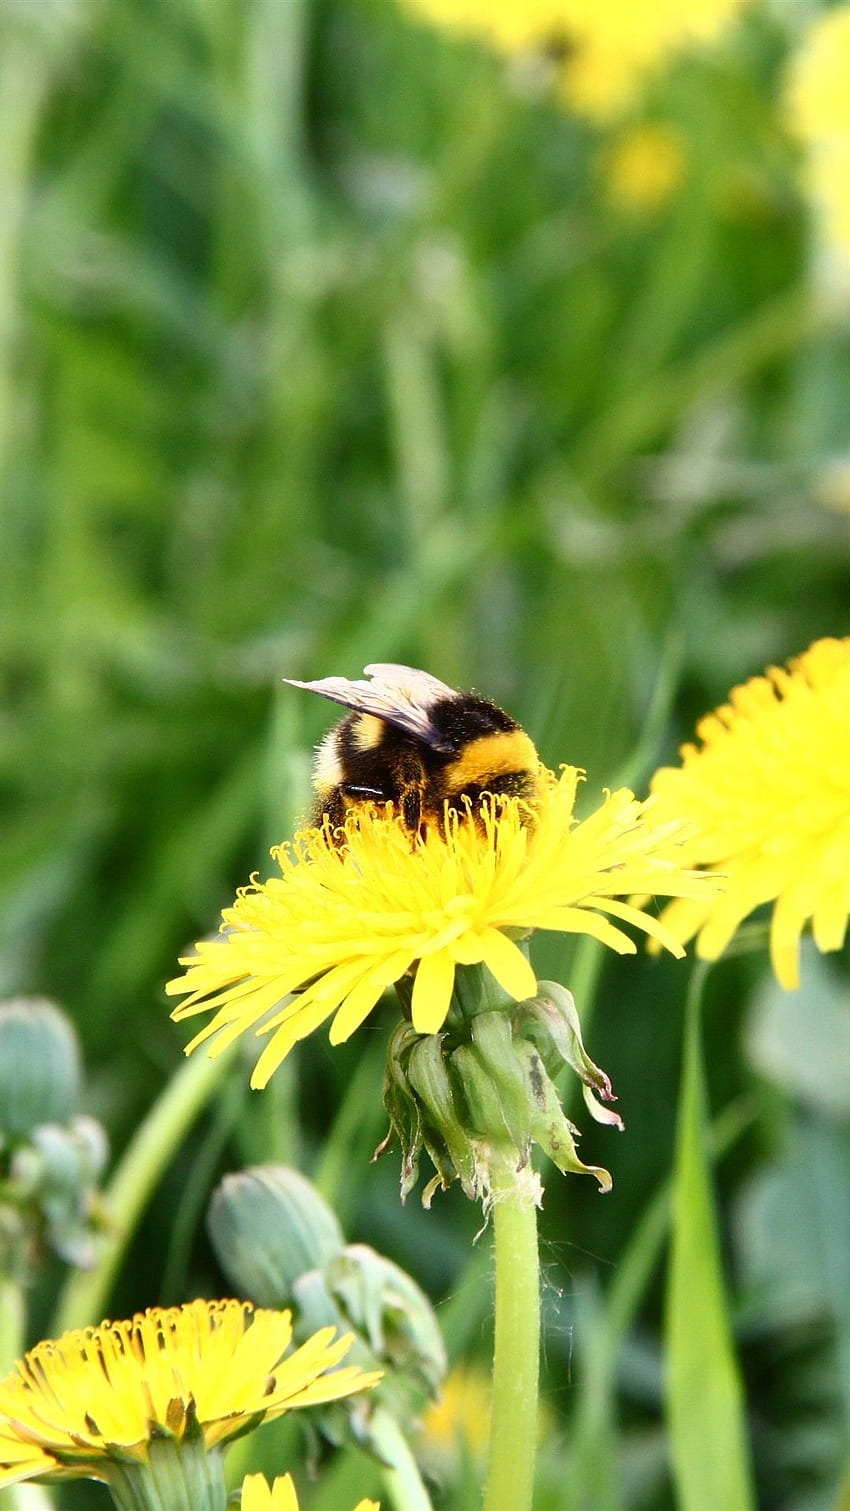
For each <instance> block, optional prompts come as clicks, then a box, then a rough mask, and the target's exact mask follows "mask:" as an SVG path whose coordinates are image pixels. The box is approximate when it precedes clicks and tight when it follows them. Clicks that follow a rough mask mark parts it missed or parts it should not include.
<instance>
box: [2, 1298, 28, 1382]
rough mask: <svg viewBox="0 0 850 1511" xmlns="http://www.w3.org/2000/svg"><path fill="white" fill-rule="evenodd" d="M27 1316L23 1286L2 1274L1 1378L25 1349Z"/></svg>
mask: <svg viewBox="0 0 850 1511" xmlns="http://www.w3.org/2000/svg"><path fill="white" fill-rule="evenodd" d="M26 1317H27V1309H26V1301H25V1300H24V1292H23V1288H22V1287H21V1286H20V1285H18V1283H17V1281H16V1280H13V1279H12V1277H11V1275H0V1379H2V1377H3V1376H4V1375H7V1374H8V1373H9V1370H10V1369H11V1368H12V1365H13V1364H14V1362H15V1360H16V1359H19V1358H20V1357H21V1354H22V1353H23V1351H24V1346H25V1345H24V1332H25V1329H26Z"/></svg>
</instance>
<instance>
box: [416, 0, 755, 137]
mask: <svg viewBox="0 0 850 1511" xmlns="http://www.w3.org/2000/svg"><path fill="white" fill-rule="evenodd" d="M404 3H405V4H406V5H407V6H408V8H409V9H411V10H414V11H416V12H418V13H419V14H420V15H422V16H424V17H425V18H426V19H427V20H429V21H432V22H434V23H435V24H436V25H437V26H442V27H445V28H446V29H447V30H451V31H456V32H460V33H463V34H467V35H470V36H477V37H480V38H481V39H482V40H483V41H485V42H488V43H489V44H490V45H491V46H492V47H495V48H496V49H498V50H500V51H504V52H509V53H515V52H532V53H533V52H537V53H540V54H543V55H547V56H548V57H549V58H550V59H551V60H552V63H553V66H555V67H556V68H557V72H558V74H559V76H560V79H561V87H562V95H563V99H564V101H565V103H566V104H567V105H568V106H569V107H570V108H571V109H573V110H575V111H577V112H578V113H579V114H582V115H587V116H590V117H591V118H594V119H599V120H606V119H608V118H609V117H610V116H612V115H616V114H617V113H618V112H619V111H620V110H622V109H623V108H624V107H627V106H628V105H629V104H630V103H631V101H632V99H633V98H634V96H635V94H636V93H639V91H640V90H641V88H642V87H643V85H644V83H645V81H646V78H647V76H648V75H649V74H650V73H651V71H652V70H653V69H655V68H658V67H663V66H664V65H665V64H666V63H667V62H668V61H669V60H670V59H671V58H672V57H673V56H674V54H676V53H677V52H680V51H682V50H684V49H686V48H689V47H694V46H699V45H702V44H708V43H712V42H714V41H715V40H716V38H717V37H718V36H719V35H720V34H721V33H722V32H723V30H724V29H725V28H726V27H727V26H728V25H729V24H730V23H731V22H732V21H733V20H734V19H735V18H736V16H737V15H738V13H739V11H740V10H742V9H743V6H744V5H745V4H746V3H747V0H691V3H690V4H689V5H687V6H683V5H681V4H680V3H679V0H605V3H604V4H593V3H591V0H528V3H527V4H525V5H518V4H516V3H513V4H512V3H509V0H491V3H490V4H488V3H487V0H404Z"/></svg>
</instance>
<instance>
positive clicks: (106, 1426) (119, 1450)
mask: <svg viewBox="0 0 850 1511" xmlns="http://www.w3.org/2000/svg"><path fill="white" fill-rule="evenodd" d="M291 1342H292V1323H291V1314H290V1313H289V1312H275V1311H268V1310H262V1309H255V1308H254V1307H252V1306H251V1305H250V1304H249V1303H247V1302H242V1301H193V1302H191V1303H189V1304H188V1305H186V1306H179V1307H168V1308H159V1307H153V1308H151V1309H150V1310H149V1311H146V1312H142V1313H138V1314H137V1315H136V1316H135V1317H133V1318H132V1319H131V1320H130V1321H128V1322H102V1323H101V1324H100V1326H99V1327H88V1328H81V1329H78V1330H76V1331H73V1332H68V1333H64V1334H63V1335H62V1337H61V1338H58V1339H55V1340H46V1341H44V1342H42V1343H37V1344H36V1346H35V1348H33V1349H31V1350H30V1352H29V1353H28V1354H25V1355H24V1357H23V1359H21V1360H19V1362H18V1364H17V1365H16V1366H15V1368H14V1369H13V1370H12V1372H11V1373H10V1374H8V1375H7V1376H6V1378H5V1379H4V1380H2V1381H0V1487H2V1486H4V1485H11V1484H16V1483H18V1482H19V1481H21V1480H26V1479H33V1478H36V1477H39V1478H43V1477H48V1478H71V1477H82V1478H87V1479H96V1480H103V1481H105V1482H107V1483H110V1482H111V1481H113V1479H114V1478H115V1477H116V1476H124V1477H125V1478H126V1475H127V1471H128V1466H129V1467H130V1468H132V1467H133V1466H136V1467H139V1466H141V1467H142V1468H144V1467H145V1466H146V1465H147V1464H148V1463H149V1460H150V1456H151V1452H152V1445H154V1444H157V1443H160V1442H163V1441H166V1440H167V1441H168V1442H169V1443H171V1444H176V1445H177V1446H178V1448H179V1447H182V1446H183V1445H187V1446H188V1447H189V1448H190V1449H191V1448H192V1447H193V1446H197V1444H198V1442H199V1440H200V1441H201V1447H202V1451H203V1452H205V1453H211V1452H213V1451H214V1450H215V1449H217V1448H218V1447H220V1446H221V1445H222V1444H224V1443H226V1442H227V1441H229V1439H231V1438H234V1437H237V1436H239V1435H240V1434H242V1433H244V1432H247V1431H249V1430H250V1429H251V1428H253V1427H256V1426H258V1425H259V1424H260V1423H261V1422H264V1421H269V1420H271V1419H272V1418H274V1417H279V1416H282V1415H283V1413H284V1412H287V1411H290V1410H292V1409H294V1408H295V1407H300V1406H314V1405H318V1404H320V1403H322V1402H326V1401H335V1400H337V1399H338V1398H340V1397H342V1396H347V1395H351V1394H352V1393H353V1392H355V1391H359V1390H365V1389H367V1388H368V1387H370V1386H372V1385H374V1384H375V1383H376V1381H377V1380H378V1378H379V1376H378V1375H376V1374H365V1373H364V1372H363V1371H362V1370H360V1369H359V1368H357V1367H356V1366H346V1367H344V1368H342V1369H337V1368H336V1367H335V1366H336V1365H337V1364H338V1363H339V1361H340V1359H341V1358H342V1357H343V1355H344V1354H345V1353H346V1352H347V1351H348V1348H349V1346H350V1344H351V1337H350V1335H349V1336H346V1337H338V1336H336V1335H335V1332H334V1329H333V1328H332V1327H327V1328H323V1329H321V1331H319V1332H317V1333H315V1334H314V1335H313V1337H312V1338H310V1339H309V1340H308V1341H307V1342H306V1343H305V1344H303V1345H302V1346H301V1347H300V1348H296V1349H295V1350H293V1351H292V1352H289V1351H288V1350H289V1349H290V1345H291Z"/></svg>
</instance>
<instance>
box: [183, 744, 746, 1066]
mask: <svg viewBox="0 0 850 1511" xmlns="http://www.w3.org/2000/svg"><path fill="white" fill-rule="evenodd" d="M581 776H582V773H581V772H579V771H578V770H577V769H576V768H575V767H572V766H569V767H565V768H564V769H563V772H562V775H561V777H560V779H559V780H558V779H556V778H555V777H553V776H551V775H550V776H549V777H548V780H547V781H544V782H542V784H541V787H542V790H541V795H540V800H539V802H537V801H536V802H535V809H534V825H533V828H530V827H529V811H528V807H527V805H526V804H525V803H523V801H522V800H521V799H518V798H498V799H492V798H489V799H488V798H486V797H485V800H484V802H483V803H482V805H481V809H480V822H478V823H466V822H462V821H461V820H459V819H458V816H457V815H456V814H451V813H450V814H448V815H447V820H446V833H445V835H443V834H441V833H439V832H436V831H434V830H433V829H429V830H428V831H427V832H426V833H424V834H422V835H418V836H416V837H415V838H413V839H412V838H411V836H410V833H409V831H408V830H407V829H405V828H404V827H403V826H402V825H401V824H400V823H398V822H396V821H395V820H394V819H393V818H392V815H391V809H390V811H389V814H388V813H387V812H385V811H384V810H381V811H380V812H378V811H372V812H368V811H367V812H366V813H365V814H364V815H363V816H361V817H355V818H351V819H349V821H348V823H347V824H346V826H345V843H344V844H343V845H342V846H339V845H337V844H335V843H333V842H332V839H331V837H330V835H329V834H328V832H327V831H326V830H322V829H307V830H304V831H303V832H302V833H301V834H300V835H299V836H298V837H297V838H296V841H295V843H294V844H292V845H290V844H286V845H281V846H279V847H278V848H277V849H276V850H273V851H272V854H273V855H274V856H275V858H276V859H277V861H278V864H279V866H280V869H281V873H282V874H281V875H280V876H277V877H271V878H270V879H269V880H268V881H266V882H262V883H258V882H256V881H252V883H251V885H250V886H248V887H244V888H242V890H241V891H240V892H239V894H238V896H237V899H236V902H235V903H234V905H233V907H231V908H227V909H226V910H225V912H224V913H223V915H222V916H223V921H224V928H223V930H222V932H221V933H220V934H219V936H218V938H217V939H214V940H205V941H202V942H201V943H200V944H198V945H196V947H195V948H196V953H195V954H194V955H190V956H189V957H188V958H186V959H183V960H181V964H182V965H185V967H186V971H185V974H184V975H182V976H179V977H177V978H176V979H175V980H173V981H170V982H169V983H168V986H167V988H166V990H167V991H168V992H169V993H170V994H172V995H178V994H179V995H185V996H186V998H187V1000H186V1001H185V1002H183V1003H181V1005H180V1006H179V1007H177V1008H176V1009H175V1010H174V1013H173V1016H174V1017H175V1018H177V1019H181V1018H185V1017H190V1016H192V1015H194V1014H197V1013H209V1012H213V1013H214V1016H213V1017H212V1020H211V1021H210V1022H209V1023H207V1024H206V1026H205V1027H204V1028H203V1029H202V1030H201V1032H200V1033H199V1034H197V1035H196V1037H195V1038H194V1039H193V1040H192V1042H191V1043H190V1044H189V1045H188V1047H187V1053H188V1052H189V1051H191V1050H192V1049H194V1048H195V1047H196V1046H197V1045H199V1044H202V1043H204V1042H205V1041H206V1040H208V1039H210V1038H213V1037H214V1038H215V1040H216V1042H215V1044H214V1045H213V1047H212V1049H211V1051H210V1052H211V1053H212V1054H217V1053H220V1052H221V1051H222V1050H223V1049H224V1048H225V1047H226V1046H227V1045H228V1044H230V1043H231V1042H232V1041H233V1040H234V1039H236V1038H238V1037H239V1036H240V1035H241V1034H243V1033H246V1032H247V1031H248V1030H250V1029H254V1030H255V1031H256V1032H257V1033H258V1034H268V1033H271V1034H272V1038H271V1039H270V1041H269V1043H268V1045H267V1047H266V1048H265V1050H264V1051H263V1053H262V1054H261V1056H260V1058H259V1060H258V1062H257V1064H256V1066H255V1068H254V1073H253V1076H252V1078H251V1082H252V1085H254V1086H265V1085H266V1083H267V1082H268V1079H269V1077H270V1076H271V1075H272V1073H273V1071H274V1070H275V1069H276V1068H277V1066H278V1065H279V1064H280V1062H281V1060H282V1059H283V1058H284V1056H285V1055H286V1054H288V1053H289V1051H290V1049H291V1048H292V1046H293V1045H294V1044H295V1043H297V1042H298V1040H299V1039H303V1038H305V1037H306V1036H307V1035H308V1034H310V1033H312V1032H313V1030H314V1029H316V1028H318V1027H319V1025H320V1024H321V1023H323V1022H325V1021H326V1020H327V1019H328V1018H333V1023H332V1025H331V1030H330V1038H331V1042H332V1043H334V1044H339V1043H341V1042H343V1041H344V1040H345V1039H347V1038H349V1036H350V1035H351V1034H352V1033H353V1032H354V1030H355V1029H356V1028H358V1027H359V1026H360V1024H361V1023H363V1022H364V1020H365V1019H366V1018H367V1017H368V1015H369V1013H370V1012H371V1011H372V1008H373V1007H374V1006H375V1004H376V1003H377V1002H378V1000H379V998H380V997H381V995H382V993H383V992H384V991H385V989H386V988H387V987H389V986H391V985H392V984H393V983H394V982H396V981H398V980H400V979H401V977H403V976H405V975H407V974H408V973H411V974H413V976H414V982H413V995H412V1008H411V1011H412V1019H413V1026H414V1028H415V1029H416V1031H417V1033H420V1034H434V1033H437V1032H438V1030H439V1029H440V1028H441V1027H442V1024H443V1023H444V1021H445V1018H446V1014H447V1013H448V1010H449V1005H450V1002H451V996H452V989H453V986H454V977H455V969H456V967H457V966H462V965H476V964H482V963H483V964H484V965H485V966H486V967H487V968H488V969H489V970H490V972H491V973H492V975H493V976H494V977H495V979H496V980H497V981H498V983H499V985H500V986H501V987H502V989H503V990H504V991H505V992H506V993H507V994H508V995H509V996H511V997H513V998H514V999H515V1000H517V1001H522V1000H524V999H526V998H528V997H530V996H532V995H533V994H534V992H535V990H536V984H537V983H536V979H535V976H534V972H533V970H532V969H531V966H530V965H529V963H528V960H527V958H526V955H525V953H524V952H523V950H522V949H521V948H520V945H519V944H518V943H517V939H518V938H521V937H522V936H524V935H526V934H528V933H529V932H531V930H533V929H536V928H540V929H555V930H559V931H562V932H567V933H574V934H590V935H591V936H592V937H593V938H594V939H598V940H599V941H600V942H601V943H602V944H605V945H607V946H609V947H610V948H611V949H614V950H617V951H618V952H619V953H620V954H624V953H626V952H629V953H632V952H634V949H635V945H634V943H633V942H632V940H631V939H630V938H629V937H628V935H627V934H625V933H623V931H622V929H621V928H619V927H617V924H615V923H612V922H611V921H610V920H611V919H612V918H613V919H616V920H617V922H618V923H620V922H625V923H628V924H629V925H631V926H632V927H634V928H638V929H642V930H643V931H644V932H645V933H647V934H651V935H652V936H653V937H654V938H656V939H658V940H659V941H660V943H661V944H662V945H663V946H664V947H665V948H667V949H672V950H673V952H674V953H677V954H681V953H682V952H681V949H680V947H679V945H678V944H677V943H676V941H675V940H674V939H672V937H671V936H670V935H669V934H667V933H665V931H664V930H663V929H661V930H659V927H658V922H657V920H656V919H655V918H654V917H653V916H652V915H651V914H649V913H646V912H644V911H642V909H640V908H638V907H636V906H635V905H634V904H632V903H630V902H629V901H628V899H629V898H630V897H631V896H632V895H633V894H634V893H643V894H651V895H654V896H659V895H660V896H664V897H699V896H701V895H702V886H703V885H705V884H706V883H708V884H709V886H713V885H716V884H715V883H712V882H711V881H710V879H709V878H706V877H704V876H703V877H701V876H695V875H694V874H692V873H690V872H687V871H683V870H682V868H681V865H680V861H679V858H680V854H681V842H680V832H679V826H677V824H675V823H673V824H667V823H662V824H660V825H659V824H658V823H656V821H655V817H654V812H653V808H652V805H651V804H649V805H647V804H642V803H639V802H638V801H637V799H636V798H635V797H634V795H633V793H631V792H629V791H628V790H626V789H622V790H621V791H619V792H613V793H609V794H608V795H607V796H606V798H605V800H604V802H603V803H602V806H601V807H600V808H598V809H597V811H596V812H595V813H593V814H591V815H590V817H588V818H586V819H584V820H583V821H582V822H581V823H579V822H578V820H577V819H576V817H575V812H574V809H575V800H576V791H577V787H578V783H579V781H580V779H581ZM290 993H297V994H298V995H296V996H294V997H291V996H290V995H289V994H290Z"/></svg>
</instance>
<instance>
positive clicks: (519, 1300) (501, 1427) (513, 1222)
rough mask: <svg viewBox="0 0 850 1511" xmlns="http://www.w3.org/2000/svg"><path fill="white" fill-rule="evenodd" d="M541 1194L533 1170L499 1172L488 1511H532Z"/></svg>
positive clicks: (495, 1204) (496, 1172)
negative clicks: (506, 1509)
mask: <svg viewBox="0 0 850 1511" xmlns="http://www.w3.org/2000/svg"><path fill="white" fill-rule="evenodd" d="M537 1194H538V1191H537V1186H536V1183H535V1179H534V1174H533V1171H532V1170H531V1167H530V1166H528V1167H526V1169H525V1170H524V1171H522V1172H521V1173H517V1171H516V1170H515V1169H505V1168H504V1167H503V1168H502V1169H501V1170H498V1169H495V1170H494V1171H493V1197H494V1200H493V1236H494V1244H495V1259H496V1340H495V1348H494V1354H493V1404H492V1410H491V1416H490V1451H489V1459H488V1467H487V1488H486V1491H485V1495H484V1511H505V1508H506V1507H508V1506H509V1507H510V1511H531V1505H532V1495H533V1491H534V1459H535V1452H536V1447H537V1391H538V1379H539V1373H540V1272H539V1260H538V1253H537V1202H536V1198H537Z"/></svg>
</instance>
